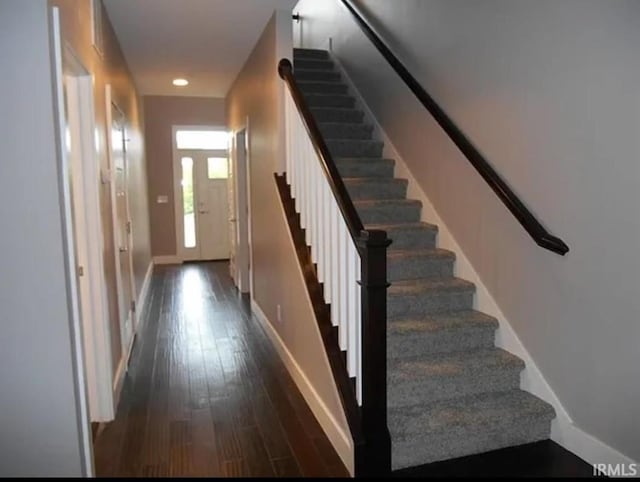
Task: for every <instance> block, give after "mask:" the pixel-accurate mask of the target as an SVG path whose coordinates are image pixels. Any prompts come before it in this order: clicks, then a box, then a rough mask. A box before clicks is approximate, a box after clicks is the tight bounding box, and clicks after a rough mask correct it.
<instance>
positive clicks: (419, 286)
mask: <svg viewBox="0 0 640 482" xmlns="http://www.w3.org/2000/svg"><path fill="white" fill-rule="evenodd" d="M474 290H475V285H474V284H473V283H471V282H470V281H467V280H464V279H460V278H450V279H443V280H440V279H436V280H432V279H418V280H403V281H396V282H395V283H393V284H392V285H391V286H390V287H389V290H388V292H389V294H390V295H392V296H400V295H408V294H416V293H424V292H429V291H450V292H452V291H464V292H467V291H474Z"/></svg>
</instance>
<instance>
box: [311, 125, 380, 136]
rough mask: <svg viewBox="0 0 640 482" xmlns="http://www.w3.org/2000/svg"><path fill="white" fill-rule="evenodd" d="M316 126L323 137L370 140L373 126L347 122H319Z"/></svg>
mask: <svg viewBox="0 0 640 482" xmlns="http://www.w3.org/2000/svg"><path fill="white" fill-rule="evenodd" d="M318 127H319V128H320V132H322V135H323V136H324V138H325V139H362V140H371V136H372V133H373V126H372V125H369V124H356V123H347V122H319V123H318Z"/></svg>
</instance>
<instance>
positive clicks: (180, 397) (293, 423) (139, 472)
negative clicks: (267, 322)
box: [94, 262, 348, 477]
mask: <svg viewBox="0 0 640 482" xmlns="http://www.w3.org/2000/svg"><path fill="white" fill-rule="evenodd" d="M143 323H144V324H143V326H142V331H141V333H142V335H141V336H139V338H138V340H137V342H136V344H135V346H134V351H133V354H132V357H131V362H130V366H129V371H128V373H127V376H126V380H125V383H124V388H123V393H122V397H121V401H120V405H119V407H118V413H117V416H116V419H115V420H114V421H113V422H111V423H109V424H108V425H106V426H105V427H101V430H100V432H99V434H98V436H97V439H96V442H95V446H94V453H95V462H96V473H97V475H98V476H103V477H104V476H106V477H111V476H143V477H145V476H159V477H161V476H212V477H216V476H219V477H222V476H264V477H269V476H272V477H273V476H282V477H286V476H291V477H299V476H312V477H327V476H347V475H348V474H347V471H346V469H345V468H344V466H343V464H342V462H341V461H340V459H339V457H338V456H337V454H336V453H335V451H334V449H333V447H332V446H331V444H330V442H329V441H328V439H327V438H326V436H325V435H324V433H323V432H322V429H321V428H320V426H319V425H318V423H317V421H316V419H315V418H314V416H313V414H312V413H311V411H310V409H309V408H308V406H307V405H306V403H305V401H304V399H303V398H302V395H301V394H300V392H299V391H298V389H297V388H296V386H295V384H294V382H293V381H292V379H291V378H290V377H289V375H288V373H287V371H286V368H285V367H284V365H283V364H282V362H281V361H280V359H279V357H278V355H277V353H276V352H275V350H274V349H273V347H272V345H271V343H270V341H269V340H268V339H267V337H266V335H265V333H264V332H263V330H262V328H261V327H260V325H259V324H258V322H257V321H256V320H254V319H253V318H252V316H251V312H250V308H249V303H248V299H247V297H246V296H241V295H239V294H238V292H237V290H236V289H235V288H234V286H233V284H232V281H231V279H230V277H229V274H228V264H227V263H226V262H217V263H200V264H186V265H183V266H157V267H156V268H155V270H154V274H153V278H152V282H151V287H150V292H149V301H148V303H147V306H146V307H145V313H144V317H143Z"/></svg>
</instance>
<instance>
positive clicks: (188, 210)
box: [181, 157, 196, 248]
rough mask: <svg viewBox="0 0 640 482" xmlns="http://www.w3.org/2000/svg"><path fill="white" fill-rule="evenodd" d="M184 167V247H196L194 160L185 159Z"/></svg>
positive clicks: (182, 162)
mask: <svg viewBox="0 0 640 482" xmlns="http://www.w3.org/2000/svg"><path fill="white" fill-rule="evenodd" d="M181 165H182V180H181V185H182V215H183V216H184V247H185V248H195V247H196V218H195V212H194V209H193V204H194V199H193V158H191V157H183V158H182V159H181Z"/></svg>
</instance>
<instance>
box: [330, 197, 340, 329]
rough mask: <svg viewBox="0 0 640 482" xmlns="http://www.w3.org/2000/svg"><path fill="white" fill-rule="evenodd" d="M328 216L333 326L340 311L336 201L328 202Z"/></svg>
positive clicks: (338, 212)
mask: <svg viewBox="0 0 640 482" xmlns="http://www.w3.org/2000/svg"><path fill="white" fill-rule="evenodd" d="M329 211H330V216H331V241H330V243H331V267H330V268H329V269H330V270H331V274H332V276H331V278H332V279H331V321H332V322H333V326H336V325H337V323H338V314H339V313H340V275H339V274H338V270H339V269H340V264H339V261H338V260H339V259H340V254H339V251H338V240H339V239H340V235H339V233H338V216H340V210H339V209H338V205H337V204H336V203H330V208H329Z"/></svg>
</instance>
